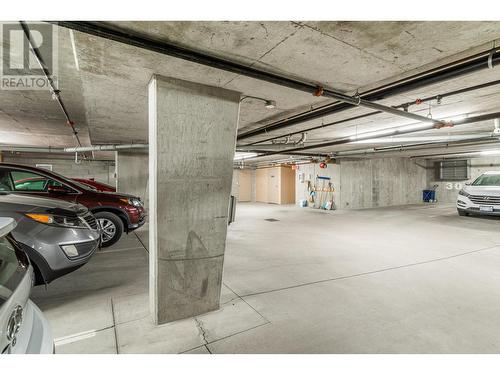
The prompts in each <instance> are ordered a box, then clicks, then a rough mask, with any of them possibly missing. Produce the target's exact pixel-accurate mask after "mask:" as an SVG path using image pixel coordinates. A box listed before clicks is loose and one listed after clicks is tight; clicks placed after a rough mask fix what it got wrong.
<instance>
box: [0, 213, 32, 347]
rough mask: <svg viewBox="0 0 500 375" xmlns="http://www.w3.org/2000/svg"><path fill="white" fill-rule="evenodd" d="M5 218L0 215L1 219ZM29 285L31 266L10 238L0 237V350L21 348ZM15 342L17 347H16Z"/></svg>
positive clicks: (23, 345)
mask: <svg viewBox="0 0 500 375" xmlns="http://www.w3.org/2000/svg"><path fill="white" fill-rule="evenodd" d="M5 219H6V218H0V220H5ZM0 224H1V223H0ZM31 285H32V269H31V268H30V265H29V260H28V257H27V256H26V254H25V253H24V252H23V251H22V250H20V249H19V248H18V246H17V245H16V243H15V242H14V241H13V239H12V238H9V237H0V353H2V354H4V353H15V352H16V349H18V348H21V347H22V348H24V347H25V343H24V341H26V340H25V337H24V336H25V334H24V331H25V329H28V328H29V327H27V324H24V326H23V320H25V313H24V310H25V309H26V304H27V302H28V298H29V294H30V291H31ZM16 345H17V347H16Z"/></svg>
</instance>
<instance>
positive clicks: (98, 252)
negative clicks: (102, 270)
mask: <svg viewBox="0 0 500 375" xmlns="http://www.w3.org/2000/svg"><path fill="white" fill-rule="evenodd" d="M129 250H143V247H142V246H136V247H126V248H125V249H116V250H100V251H97V252H96V254H107V253H119V252H121V251H129Z"/></svg>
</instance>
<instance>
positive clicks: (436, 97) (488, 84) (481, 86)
mask: <svg viewBox="0 0 500 375" xmlns="http://www.w3.org/2000/svg"><path fill="white" fill-rule="evenodd" d="M498 84H500V80H495V81H490V82H486V83H481V84H479V85H475V86H469V87H466V88H463V89H459V90H453V91H448V92H446V93H443V94H438V95H434V96H429V97H426V98H423V99H417V100H414V101H412V102H406V103H402V104H399V105H396V106H395V108H408V107H409V106H411V105H418V104H417V102H418V103H420V104H423V103H427V102H430V101H432V100H436V101H438V100H442V99H444V98H447V97H450V96H454V95H459V94H463V93H466V92H470V91H475V90H480V89H484V88H488V87H492V86H496V85H498ZM380 113H382V112H380V111H376V112H370V113H366V114H363V115H359V116H354V117H349V118H346V119H342V120H337V121H333V122H329V123H326V124H321V125H316V126H312V127H309V128H306V129H302V130H299V131H295V132H291V133H288V134H285V135H278V136H275V137H271V138H266V139H261V140H259V141H255V142H252V143H247V144H245V145H248V146H251V145H256V144H261V143H264V142H269V141H271V142H272V141H274V140H276V139H280V138H283V137H290V136H293V135H295V134H300V133H302V132H304V131H306V132H308V131H312V130H318V129H324V128H327V127H329V126H333V125H338V124H343V123H345V122H349V121H354V120H359V119H362V118H367V117H371V116H374V115H378V114H380Z"/></svg>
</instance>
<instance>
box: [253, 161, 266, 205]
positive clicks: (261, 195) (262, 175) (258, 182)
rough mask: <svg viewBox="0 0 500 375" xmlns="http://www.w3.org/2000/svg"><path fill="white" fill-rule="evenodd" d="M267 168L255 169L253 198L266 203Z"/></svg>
mask: <svg viewBox="0 0 500 375" xmlns="http://www.w3.org/2000/svg"><path fill="white" fill-rule="evenodd" d="M267 171H268V169H267V168H263V169H257V170H256V171H255V200H256V201H257V202H265V203H267V196H268V188H267V186H268V178H267Z"/></svg>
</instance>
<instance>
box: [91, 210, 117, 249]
mask: <svg viewBox="0 0 500 375" xmlns="http://www.w3.org/2000/svg"><path fill="white" fill-rule="evenodd" d="M94 217H95V218H96V220H97V221H98V223H99V225H100V226H101V229H102V231H103V233H102V235H101V239H102V244H101V246H102V247H108V246H111V245H114V244H115V243H116V242H117V241H118V240H119V239H120V237H121V236H122V233H123V222H122V220H121V219H120V218H119V217H118V216H117V215H115V214H114V213H112V212H96V213H95V214H94Z"/></svg>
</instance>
